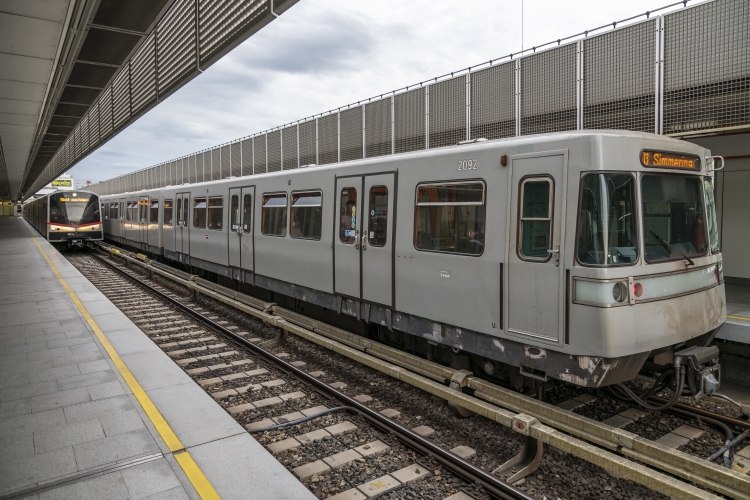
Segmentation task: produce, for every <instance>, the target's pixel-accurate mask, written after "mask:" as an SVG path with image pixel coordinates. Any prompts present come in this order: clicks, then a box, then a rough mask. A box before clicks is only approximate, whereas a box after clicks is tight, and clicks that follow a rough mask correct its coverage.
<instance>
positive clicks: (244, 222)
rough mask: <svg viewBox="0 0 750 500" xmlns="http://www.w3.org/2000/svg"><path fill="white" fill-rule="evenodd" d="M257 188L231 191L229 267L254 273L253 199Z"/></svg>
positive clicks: (244, 187) (248, 187) (239, 188)
mask: <svg viewBox="0 0 750 500" xmlns="http://www.w3.org/2000/svg"><path fill="white" fill-rule="evenodd" d="M254 198H255V186H243V187H237V188H232V189H230V190H229V231H227V233H228V234H227V237H228V238H229V245H228V247H229V266H230V267H233V268H236V269H245V270H249V271H253V270H254V269H253V218H252V215H253V214H252V212H253V199H254Z"/></svg>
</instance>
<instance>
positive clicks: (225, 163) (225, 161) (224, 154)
mask: <svg viewBox="0 0 750 500" xmlns="http://www.w3.org/2000/svg"><path fill="white" fill-rule="evenodd" d="M230 154H231V153H230V152H229V144H227V145H226V146H222V147H221V153H220V156H221V177H219V178H220V179H226V178H227V177H229V175H230V174H229V170H230V161H229V160H230Z"/></svg>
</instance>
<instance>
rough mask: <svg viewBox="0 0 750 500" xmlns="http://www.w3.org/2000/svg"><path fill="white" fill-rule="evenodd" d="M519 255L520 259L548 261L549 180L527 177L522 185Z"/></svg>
mask: <svg viewBox="0 0 750 500" xmlns="http://www.w3.org/2000/svg"><path fill="white" fill-rule="evenodd" d="M520 190H521V196H520V199H521V206H520V212H521V216H520V217H519V221H518V225H519V227H518V242H519V243H518V253H519V255H520V257H521V258H522V259H525V260H537V261H546V260H549V258H550V254H549V253H548V252H547V250H549V249H550V244H551V241H552V181H551V179H550V178H549V177H529V178H527V179H524V180H523V181H522V182H521V186H520Z"/></svg>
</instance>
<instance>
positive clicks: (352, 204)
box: [339, 188, 357, 244]
mask: <svg viewBox="0 0 750 500" xmlns="http://www.w3.org/2000/svg"><path fill="white" fill-rule="evenodd" d="M356 238H357V190H356V189H354V188H344V189H342V190H341V219H340V220H339V239H340V240H341V243H346V244H350V243H354V240H355V239H356Z"/></svg>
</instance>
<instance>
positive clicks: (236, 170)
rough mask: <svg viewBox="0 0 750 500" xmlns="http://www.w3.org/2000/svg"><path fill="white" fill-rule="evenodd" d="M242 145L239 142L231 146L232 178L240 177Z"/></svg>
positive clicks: (230, 167) (230, 168)
mask: <svg viewBox="0 0 750 500" xmlns="http://www.w3.org/2000/svg"><path fill="white" fill-rule="evenodd" d="M241 147H242V145H241V144H240V143H239V142H233V143H232V144H230V146H229V149H230V151H229V153H230V166H229V175H231V176H232V177H239V176H240V175H241V174H240V169H241V165H242V163H241V160H242V151H241Z"/></svg>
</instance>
